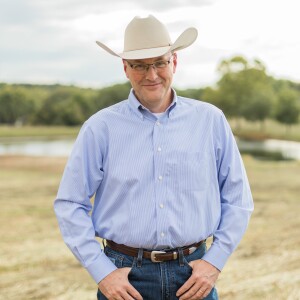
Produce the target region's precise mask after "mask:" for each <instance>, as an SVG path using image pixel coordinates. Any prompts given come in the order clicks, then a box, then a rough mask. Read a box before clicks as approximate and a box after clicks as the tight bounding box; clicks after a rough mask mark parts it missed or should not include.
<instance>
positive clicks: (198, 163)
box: [169, 152, 208, 191]
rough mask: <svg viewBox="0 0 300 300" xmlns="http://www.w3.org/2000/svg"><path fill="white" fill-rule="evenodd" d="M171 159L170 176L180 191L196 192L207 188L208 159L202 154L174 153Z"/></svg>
mask: <svg viewBox="0 0 300 300" xmlns="http://www.w3.org/2000/svg"><path fill="white" fill-rule="evenodd" d="M169 158H170V174H169V175H170V178H171V181H172V182H174V183H175V185H176V187H177V188H178V190H179V191H196V190H204V189H206V188H207V185H208V172H207V171H208V170H207V159H205V157H204V156H203V155H202V154H201V153H200V152H195V153H173V154H171V155H170V157H169Z"/></svg>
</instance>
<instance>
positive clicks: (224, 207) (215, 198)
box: [54, 91, 253, 283]
mask: <svg viewBox="0 0 300 300" xmlns="http://www.w3.org/2000/svg"><path fill="white" fill-rule="evenodd" d="M93 195H95V198H94V203H93V204H92V201H91V200H90V199H91V198H92V197H93ZM54 207H55V212H56V215H57V218H58V222H59V225H60V229H61V232H62V235H63V238H64V240H65V242H66V244H67V245H68V247H69V248H70V249H71V251H72V252H73V254H74V255H75V256H76V257H77V258H78V260H79V261H80V262H81V264H82V265H83V266H84V267H85V268H86V269H87V270H88V272H89V273H90V274H91V276H92V277H93V278H94V280H95V281H96V282H97V283H98V282H99V281H100V280H102V279H103V278H104V277H105V276H107V275H108V274H109V273H110V272H112V271H113V270H115V268H116V267H115V266H114V265H113V263H112V262H111V261H110V260H109V259H108V258H107V257H106V256H105V254H104V253H103V251H102V250H101V249H100V245H99V242H98V241H97V240H96V239H95V236H99V237H102V238H106V239H110V240H113V241H114V242H116V243H119V244H125V245H128V246H132V247H142V248H147V249H162V248H166V247H171V248H174V247H181V246H186V245H189V244H192V243H194V242H198V241H200V240H203V239H206V238H207V237H209V236H212V235H213V236H214V241H213V244H212V246H211V247H210V248H209V250H208V251H207V253H206V254H205V256H204V257H203V259H204V260H206V261H208V262H210V263H211V264H213V265H214V266H216V267H217V268H218V269H220V270H221V269H222V268H223V266H224V264H225V262H226V261H227V259H228V258H229V256H230V254H231V253H232V252H233V251H234V249H235V248H236V247H237V245H238V243H239V241H240V239H241V238H242V236H243V234H244V232H245V230H246V227H247V225H248V222H249V218H250V215H251V212H252V210H253V201H252V196H251V192H250V188H249V183H248V180H247V176H246V172H245V169H244V166H243V162H242V159H241V156H240V154H239V151H238V148H237V145H236V142H235V139H234V137H233V135H232V132H231V129H230V127H229V125H228V123H227V121H226V119H225V117H224V115H223V113H222V112H221V111H220V110H219V109H217V108H216V107H214V106H213V105H211V104H208V103H204V102H201V101H196V100H192V99H187V98H183V97H179V96H177V95H176V93H175V92H174V99H173V102H172V104H171V105H170V107H169V108H168V109H167V110H166V112H165V113H164V114H162V115H160V116H159V118H158V119H157V117H156V116H155V115H153V114H152V113H151V112H150V111H148V110H147V109H146V108H143V107H142V106H141V104H140V102H139V101H138V100H137V99H136V98H135V96H134V94H133V92H132V91H131V93H130V95H129V98H128V99H127V100H124V101H122V102H120V103H118V104H116V105H113V106H111V107H108V108H105V109H103V110H101V111H99V112H97V113H96V114H95V115H93V116H92V117H91V118H90V119H89V120H88V121H86V122H85V124H84V125H83V127H82V129H81V131H80V133H79V135H78V138H77V140H76V142H75V145H74V147H73V151H72V153H71V155H70V157H69V160H68V162H67V165H66V168H65V171H64V174H63V177H62V180H61V184H60V187H59V190H58V194H57V199H56V201H55V204H54ZM91 211H92V213H91Z"/></svg>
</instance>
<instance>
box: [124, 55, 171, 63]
mask: <svg viewBox="0 0 300 300" xmlns="http://www.w3.org/2000/svg"><path fill="white" fill-rule="evenodd" d="M169 56H170V53H166V54H164V55H162V56H157V57H150V58H145V59H128V60H127V61H129V62H131V63H138V64H139V63H144V64H147V63H148V64H150V63H152V62H155V61H159V60H165V59H168V58H169Z"/></svg>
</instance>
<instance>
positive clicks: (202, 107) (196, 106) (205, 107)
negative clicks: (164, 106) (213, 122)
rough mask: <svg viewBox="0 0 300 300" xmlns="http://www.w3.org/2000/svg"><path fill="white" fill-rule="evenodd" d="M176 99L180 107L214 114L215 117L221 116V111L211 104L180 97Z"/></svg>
mask: <svg viewBox="0 0 300 300" xmlns="http://www.w3.org/2000/svg"><path fill="white" fill-rule="evenodd" d="M178 99H179V101H180V103H181V105H183V106H185V107H187V108H188V107H190V108H191V109H192V110H194V111H197V112H200V113H210V114H215V115H216V116H219V115H222V111H221V110H220V109H219V108H218V107H216V106H215V105H213V104H211V103H208V102H205V101H202V100H196V99H192V98H186V97H181V96H178Z"/></svg>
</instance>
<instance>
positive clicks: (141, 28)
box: [96, 15, 198, 59]
mask: <svg viewBox="0 0 300 300" xmlns="http://www.w3.org/2000/svg"><path fill="white" fill-rule="evenodd" d="M197 35H198V32H197V29H196V28H193V27H191V28H188V29H186V30H185V31H184V32H183V33H182V34H181V35H180V36H179V37H178V38H177V40H176V41H175V42H174V43H173V44H172V41H171V39H170V35H169V33H168V30H167V28H166V26H165V25H164V24H162V23H161V22H160V21H159V20H157V19H156V18H155V17H154V16H152V15H149V16H148V17H147V18H140V17H135V18H133V20H132V21H131V22H130V23H129V24H128V26H127V27H126V30H125V37H124V50H123V52H122V53H116V52H114V51H112V50H111V49H110V48H108V47H107V46H106V45H104V44H103V43H101V42H98V41H96V43H97V44H98V45H99V46H100V47H101V48H103V49H104V50H106V51H107V52H108V53H110V54H112V55H115V56H119V57H121V58H123V59H145V58H151V57H158V56H162V55H164V54H166V53H168V52H170V51H177V50H181V49H184V48H186V47H188V46H190V45H191V44H192V43H193V42H194V41H195V40H196V38H197Z"/></svg>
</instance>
